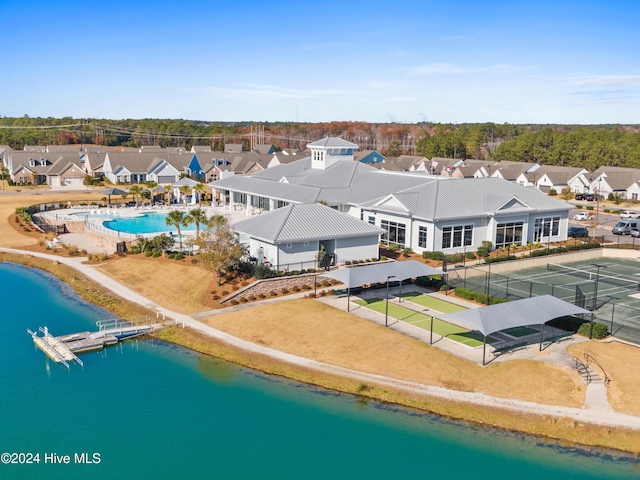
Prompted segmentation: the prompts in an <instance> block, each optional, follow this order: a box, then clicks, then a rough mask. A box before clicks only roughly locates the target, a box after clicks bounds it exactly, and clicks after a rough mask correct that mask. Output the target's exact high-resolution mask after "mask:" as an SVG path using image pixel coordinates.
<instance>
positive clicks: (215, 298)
mask: <svg viewBox="0 0 640 480" xmlns="http://www.w3.org/2000/svg"><path fill="white" fill-rule="evenodd" d="M211 298H212V299H213V300H220V295H218V294H217V293H216V294H215V295H211Z"/></svg>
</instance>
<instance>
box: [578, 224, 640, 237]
mask: <svg viewBox="0 0 640 480" xmlns="http://www.w3.org/2000/svg"><path fill="white" fill-rule="evenodd" d="M638 233H640V231H639V232H638ZM588 236H589V231H588V230H587V228H586V227H569V229H568V230H567V237H573V238H581V237H588Z"/></svg>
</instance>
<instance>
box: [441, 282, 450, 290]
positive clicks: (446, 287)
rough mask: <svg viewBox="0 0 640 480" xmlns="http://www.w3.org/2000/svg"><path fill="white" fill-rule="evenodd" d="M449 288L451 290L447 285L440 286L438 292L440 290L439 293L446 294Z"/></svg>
mask: <svg viewBox="0 0 640 480" xmlns="http://www.w3.org/2000/svg"><path fill="white" fill-rule="evenodd" d="M450 288H451V287H449V285H447V284H446V283H445V284H444V285H441V286H440V289H439V290H440V291H441V292H448V291H449V289H450Z"/></svg>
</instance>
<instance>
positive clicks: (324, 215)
mask: <svg viewBox="0 0 640 480" xmlns="http://www.w3.org/2000/svg"><path fill="white" fill-rule="evenodd" d="M233 228H234V230H236V231H238V232H242V233H246V234H247V235H250V236H252V237H254V238H258V239H262V240H265V241H268V242H270V243H276V244H277V243H283V242H301V241H306V240H318V239H325V238H326V239H333V238H352V237H361V236H371V235H380V234H382V233H383V230H382V229H381V228H378V227H376V226H375V225H371V224H370V223H367V222H363V221H362V220H359V219H357V218H354V217H352V216H350V215H347V214H345V213H340V212H338V211H337V210H334V209H333V208H330V207H326V206H324V205H322V204H320V203H303V204H291V205H288V206H286V207H282V208H279V209H277V210H274V211H272V212H268V213H263V214H262V215H258V216H256V217H254V218H250V219H249V220H244V221H241V222H238V223H236V224H235V225H233Z"/></svg>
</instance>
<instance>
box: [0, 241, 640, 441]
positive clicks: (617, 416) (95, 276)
mask: <svg viewBox="0 0 640 480" xmlns="http://www.w3.org/2000/svg"><path fill="white" fill-rule="evenodd" d="M0 251H3V252H7V253H15V254H18V255H21V254H22V255H30V256H35V257H40V258H45V259H48V260H51V261H56V262H60V263H62V264H65V265H68V266H70V267H73V268H75V269H76V270H78V271H79V272H81V273H82V274H84V275H86V276H87V277H88V278H90V279H91V280H94V281H95V282H98V283H100V284H101V285H102V286H103V287H105V288H107V289H108V290H111V291H112V292H114V293H115V294H117V295H119V296H121V297H123V298H125V299H127V300H130V301H132V302H135V303H138V304H139V305H142V306H144V307H147V308H149V309H152V310H155V311H157V312H159V313H160V314H163V315H165V316H166V317H169V318H172V319H174V321H175V322H176V323H180V324H182V325H183V326H188V327H191V328H193V329H195V330H197V331H199V332H202V333H204V334H205V335H209V336H211V337H212V338H216V339H218V340H220V341H223V342H226V343H228V344H229V345H231V346H233V347H236V348H239V349H242V350H245V351H249V352H253V353H257V354H260V355H265V356H268V357H271V358H274V359H277V360H280V361H283V362H287V363H290V364H292V365H296V366H300V367H303V368H310V369H313V370H316V371H319V372H324V373H328V374H332V375H339V376H342V377H345V378H351V379H354V380H357V381H360V382H368V383H372V384H375V385H381V386H387V387H390V388H397V389H400V390H404V391H407V392H411V393H418V394H424V395H428V396H431V397H435V398H440V399H443V400H450V401H456V402H466V403H470V404H473V405H477V406H481V407H491V408H501V409H504V410H508V411H512V412H517V413H526V414H534V415H546V416H550V417H554V418H563V417H568V418H572V419H574V420H576V421H580V422H586V423H592V424H595V425H606V426H611V427H618V428H631V429H637V430H640V417H636V416H633V415H626V414H622V413H617V412H614V411H608V410H605V409H601V408H572V407H562V406H555V405H545V404H539V403H533V402H525V401H522V400H514V399H505V398H498V397H492V396H489V395H485V394H481V393H474V392H460V391H457V390H450V389H446V388H442V387H434V386H428V385H422V384H419V383H415V382H408V381H404V380H398V379H395V378H391V377H385V376H382V375H375V374H371V373H365V372H360V371H356V370H351V369H348V368H343V367H339V366H336V365H331V364H328V363H323V362H318V361H315V360H310V359H307V358H304V357H300V356H298V355H292V354H289V353H285V352H281V351H278V350H274V349H272V348H268V347H265V346H262V345H258V344H254V343H251V342H248V341H246V340H242V339H240V338H237V337H234V336H232V335H229V334H228V333H225V332H222V331H220V330H216V329H214V328H211V327H209V326H208V325H204V324H203V323H201V322H199V321H197V320H196V319H195V318H193V317H191V316H189V315H183V314H181V313H177V312H173V311H171V310H169V309H167V308H164V307H162V306H160V305H158V304H156V303H155V302H152V301H151V300H149V299H148V298H146V297H144V296H142V295H140V294H138V293H136V292H134V291H133V290H131V289H129V288H128V287H126V286H124V285H122V284H120V283H119V282H117V281H116V280H114V279H113V278H111V277H108V276H107V275H105V274H103V273H101V272H99V271H97V270H96V269H95V268H93V267H92V266H91V265H85V264H82V262H83V261H84V260H85V259H84V258H77V257H70V258H67V257H58V256H56V255H50V254H46V253H39V252H30V251H24V250H16V249H12V248H0ZM284 298H288V297H284ZM344 301H346V300H344Z"/></svg>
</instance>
